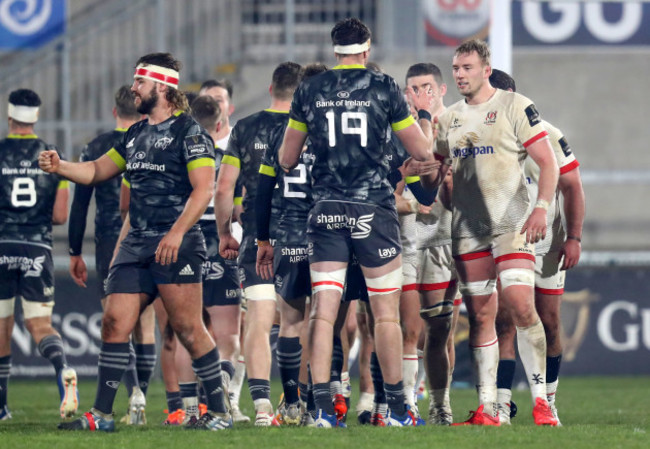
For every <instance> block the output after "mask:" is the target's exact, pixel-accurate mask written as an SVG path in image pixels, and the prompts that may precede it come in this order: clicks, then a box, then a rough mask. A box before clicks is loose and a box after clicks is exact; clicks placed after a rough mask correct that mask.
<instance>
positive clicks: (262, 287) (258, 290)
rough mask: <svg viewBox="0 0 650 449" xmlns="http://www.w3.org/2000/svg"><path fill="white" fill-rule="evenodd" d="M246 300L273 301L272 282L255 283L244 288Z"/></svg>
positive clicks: (273, 288) (273, 289)
mask: <svg viewBox="0 0 650 449" xmlns="http://www.w3.org/2000/svg"><path fill="white" fill-rule="evenodd" d="M244 295H245V296H246V300H247V301H249V302H250V301H275V300H276V299H275V287H274V286H273V284H257V285H253V286H251V287H246V288H245V289H244Z"/></svg>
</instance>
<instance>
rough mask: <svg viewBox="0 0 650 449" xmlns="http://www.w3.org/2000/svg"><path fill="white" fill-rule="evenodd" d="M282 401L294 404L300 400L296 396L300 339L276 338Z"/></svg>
mask: <svg viewBox="0 0 650 449" xmlns="http://www.w3.org/2000/svg"><path fill="white" fill-rule="evenodd" d="M276 356H277V358H278V367H279V368H280V377H281V378H282V388H283V390H284V399H285V402H286V403H287V404H295V403H296V402H298V401H299V400H300V396H299V395H298V375H299V374H300V358H301V356H302V346H301V345H300V338H298V337H294V338H287V337H280V338H278V349H277V351H276Z"/></svg>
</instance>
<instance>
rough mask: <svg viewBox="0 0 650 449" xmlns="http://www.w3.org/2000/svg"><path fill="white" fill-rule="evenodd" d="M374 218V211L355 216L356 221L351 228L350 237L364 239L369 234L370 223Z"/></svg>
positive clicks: (370, 229)
mask: <svg viewBox="0 0 650 449" xmlns="http://www.w3.org/2000/svg"><path fill="white" fill-rule="evenodd" d="M374 218H375V213H374V212H373V213H371V214H367V215H362V216H360V217H359V218H357V220H356V223H355V224H354V227H353V229H352V234H350V237H352V238H353V239H365V238H366V237H368V236H369V235H370V232H371V231H372V226H370V223H371V222H372V220H373V219H374Z"/></svg>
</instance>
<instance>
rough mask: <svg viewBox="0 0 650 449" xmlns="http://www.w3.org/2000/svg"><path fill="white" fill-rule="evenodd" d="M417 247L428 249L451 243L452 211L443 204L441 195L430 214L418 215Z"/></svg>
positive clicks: (432, 206)
mask: <svg viewBox="0 0 650 449" xmlns="http://www.w3.org/2000/svg"><path fill="white" fill-rule="evenodd" d="M416 225H417V227H416V228H417V235H418V244H417V248H418V250H420V249H426V248H434V247H436V246H443V245H450V244H451V211H450V210H449V209H447V208H445V207H444V206H443V205H442V202H441V201H440V198H439V197H436V201H435V203H433V204H432V205H431V212H429V213H428V214H417V217H416Z"/></svg>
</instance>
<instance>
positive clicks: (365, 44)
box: [332, 18, 371, 55]
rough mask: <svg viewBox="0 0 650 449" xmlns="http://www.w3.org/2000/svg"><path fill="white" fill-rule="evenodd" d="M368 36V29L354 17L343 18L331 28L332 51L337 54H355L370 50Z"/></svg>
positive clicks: (369, 35)
mask: <svg viewBox="0 0 650 449" xmlns="http://www.w3.org/2000/svg"><path fill="white" fill-rule="evenodd" d="M370 38H371V33H370V29H369V28H368V27H367V26H366V25H365V24H364V23H363V22H362V21H361V20H359V19H356V18H348V19H343V20H341V21H339V22H338V23H337V24H336V25H334V28H332V45H333V46H334V53H336V54H339V55H357V54H359V53H363V52H364V51H368V50H370Z"/></svg>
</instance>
